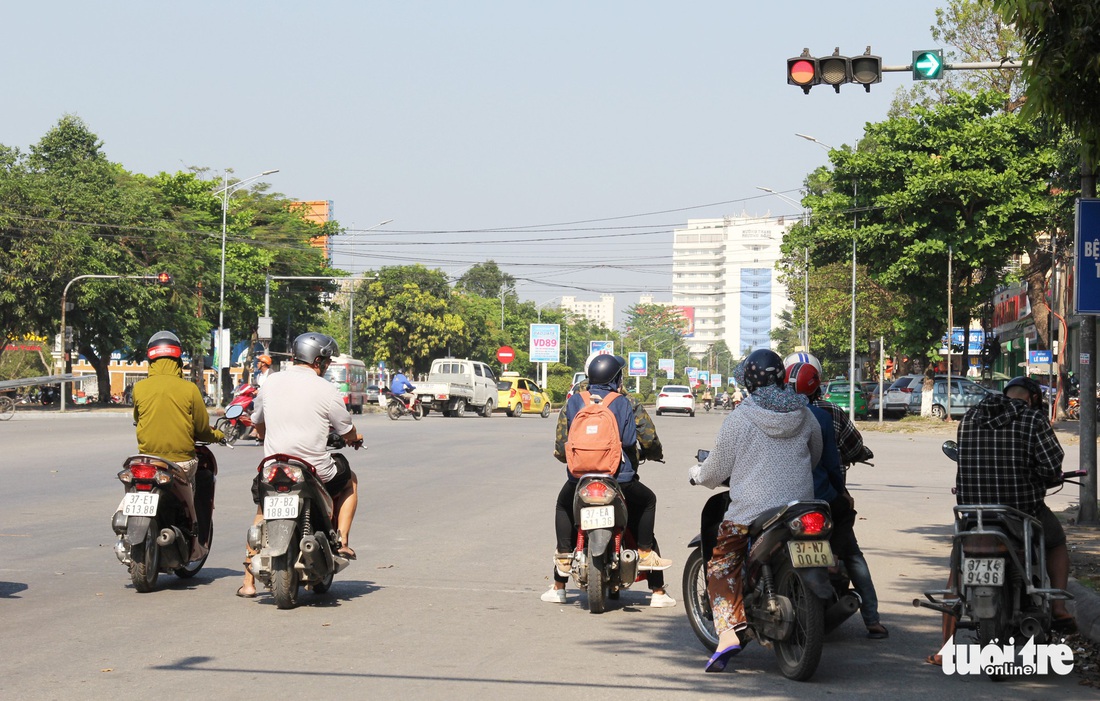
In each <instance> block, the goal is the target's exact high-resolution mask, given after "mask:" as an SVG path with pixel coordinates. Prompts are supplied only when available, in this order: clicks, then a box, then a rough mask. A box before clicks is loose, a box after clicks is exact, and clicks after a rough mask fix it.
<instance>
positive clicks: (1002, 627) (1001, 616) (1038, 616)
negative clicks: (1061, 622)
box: [913, 441, 1086, 646]
mask: <svg viewBox="0 0 1100 701" xmlns="http://www.w3.org/2000/svg"><path fill="white" fill-rule="evenodd" d="M943 452H944V454H945V455H947V457H949V458H951V459H952V460H954V461H956V462H958V455H959V453H958V445H957V444H956V443H955V441H945V442H944V444H943ZM1085 474H1086V472H1085V471H1084V470H1078V471H1075V472H1063V473H1062V482H1063V483H1064V482H1070V483H1071V484H1077V483H1076V482H1073V480H1072V479H1071V478H1073V477H1083V476H1085ZM954 512H955V532H954V535H952V537H951V578H950V582H949V584H948V588H947V589H937V590H933V591H926V592H924V596H925V599H926V600H921V599H914V600H913V605H914V606H923V607H924V608H929V609H932V610H934V611H938V612H940V613H943V614H947V615H949V616H953V617H954V618H956V619H957V620H958V624H957V627H958V628H965V629H970V630H974V631H975V632H976V634H977V639H978V643H979V644H981V645H982V646H985V645H987V644H989V643H991V642H993V641H1001V644H1002V645H1004V644H1006V643H1008V642H1009V641H1011V640H1013V639H1015V640H1017V641H1021V642H1020V644H1023V642H1025V641H1026V640H1027V639H1029V638H1030V639H1032V640H1034V642H1035V643H1043V642H1046V641H1047V640H1050V639H1051V632H1052V627H1051V626H1052V623H1053V620H1052V615H1051V606H1050V604H1051V601H1053V600H1055V599H1072V598H1073V595H1072V594H1070V593H1069V592H1067V591H1065V590H1062V589H1054V588H1052V587H1051V586H1050V578H1049V576H1048V575H1047V570H1046V543H1045V540H1044V535H1043V526H1042V523H1041V522H1040V521H1039V519H1037V518H1035V517H1034V516H1030V515H1028V514H1025V513H1024V512H1022V511H1019V510H1017V509H1014V508H1012V507H1010V506H1004V505H1000V504H961V505H959V506H956V507H955V509H954Z"/></svg>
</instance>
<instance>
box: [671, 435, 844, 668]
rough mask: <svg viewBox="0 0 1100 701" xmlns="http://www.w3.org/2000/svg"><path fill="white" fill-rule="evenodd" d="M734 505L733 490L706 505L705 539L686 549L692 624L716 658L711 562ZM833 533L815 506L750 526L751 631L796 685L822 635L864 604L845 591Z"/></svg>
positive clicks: (824, 512)
mask: <svg viewBox="0 0 1100 701" xmlns="http://www.w3.org/2000/svg"><path fill="white" fill-rule="evenodd" d="M708 452H709V451H706V450H700V451H699V452H698V453H697V454H696V460H698V461H699V462H703V460H705V459H706V457H707V454H708ZM729 502H730V497H729V491H728V490H723V491H721V492H720V493H718V494H715V495H714V496H712V497H711V498H710V499H708V500H707V503H706V504H705V505H704V507H703V512H702V518H701V531H700V534H699V535H697V536H696V537H695V538H694V539H692V541H691V543H689V544H688V547H691V548H693V550H692V552H691V554H690V555H689V556H688V559H687V562H686V563H685V564H684V582H683V592H684V607H685V609H686V610H687V616H688V622H689V623H690V624H691V628H692V630H693V631H695V635H696V637H697V638H699V641H700V642H701V643H703V645H704V646H705V647H706V648H707V649H708V650H710V651H712V652H713V651H714V650H715V649H716V648H717V646H718V633H717V632H716V630H715V628H714V615H713V612H712V611H711V607H710V597H709V596H708V594H707V562H709V561H710V558H711V554H712V553H713V551H714V546H715V545H716V543H717V538H718V527H719V525H721V523H722V520H723V518H724V516H725V513H726V509H727V508H728V507H729ZM832 528H833V523H832V516H831V513H830V511H829V505H828V504H827V503H826V502H824V501H818V500H808V501H792V502H790V503H789V504H787V505H785V506H781V507H777V508H774V509H769V510H768V511H765V512H764V513H762V514H760V516H758V517H757V518H756V520H754V521H753V523H752V524H751V525H750V526H749V536H750V538H751V539H752V547H751V549H750V550H749V555H748V558H747V559H746V562H745V567H744V572H743V574H742V577H743V585H742V591H743V592H744V601H745V617H746V619H747V622H748V629H749V631H751V635H752V637H753V638H755V639H757V640H759V641H760V642H761V643H762V644H765V645H769V646H771V647H774V649H775V656H776V660H777V661H778V663H779V670H780V672H782V674H783V676H785V677H787V678H788V679H793V680H795V681H805V680H807V679H809V678H810V677H811V676H813V674H814V672H815V671H816V670H817V665H818V663H819V662H820V660H821V651H822V646H823V639H824V636H825V633H826V632H828V631H829V630H832V629H833V628H835V627H836V626H838V625H840V624H841V623H843V622H844V621H845V620H847V618H848V617H849V616H851V615H852V614H854V613H855V612H856V611H858V610H859V597H858V596H857V595H856V594H855V592H852V591H851V590H850V589H849V588H848V579H847V577H846V576H845V575H844V572H843V569H840V568H837V567H836V562H837V561H836V558H835V557H834V556H833V551H832V547H831V546H830V544H829V535H830V534H831V533H832ZM830 568H833V570H832V573H830Z"/></svg>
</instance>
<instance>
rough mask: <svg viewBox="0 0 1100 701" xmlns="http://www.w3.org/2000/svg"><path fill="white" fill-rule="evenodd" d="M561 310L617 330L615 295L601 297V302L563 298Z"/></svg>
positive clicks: (570, 296)
mask: <svg viewBox="0 0 1100 701" xmlns="http://www.w3.org/2000/svg"><path fill="white" fill-rule="evenodd" d="M561 308H562V309H568V310H569V311H570V312H571V313H573V314H576V315H578V316H583V317H584V318H586V319H588V320H589V321H592V322H595V323H597V324H600V325H601V326H603V327H605V328H608V329H613V328H615V295H600V299H599V301H589V300H583V299H577V298H576V297H574V296H572V295H566V296H564V297H562V298H561Z"/></svg>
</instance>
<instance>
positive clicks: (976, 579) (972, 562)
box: [963, 557, 1005, 587]
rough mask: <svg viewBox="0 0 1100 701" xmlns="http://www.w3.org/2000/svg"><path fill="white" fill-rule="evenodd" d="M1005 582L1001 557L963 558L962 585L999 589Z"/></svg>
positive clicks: (1003, 564)
mask: <svg viewBox="0 0 1100 701" xmlns="http://www.w3.org/2000/svg"><path fill="white" fill-rule="evenodd" d="M1004 581H1005V560H1004V558H1003V557H981V558H963V585H964V586H965V585H979V586H982V585H989V586H993V587H999V586H1001V585H1002V584H1004Z"/></svg>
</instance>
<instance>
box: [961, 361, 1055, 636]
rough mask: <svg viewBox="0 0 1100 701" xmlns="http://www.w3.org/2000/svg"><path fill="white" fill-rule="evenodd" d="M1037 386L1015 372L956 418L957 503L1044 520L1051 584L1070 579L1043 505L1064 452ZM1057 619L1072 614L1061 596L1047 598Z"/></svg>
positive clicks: (1050, 515)
mask: <svg viewBox="0 0 1100 701" xmlns="http://www.w3.org/2000/svg"><path fill="white" fill-rule="evenodd" d="M1042 406H1043V393H1042V388H1041V387H1040V386H1039V383H1037V382H1036V381H1035V380H1032V379H1031V378H1028V377H1017V378H1014V379H1012V380H1010V381H1009V382H1008V384H1007V385H1005V389H1004V394H991V395H990V396H988V397H986V398H985V399H983V400H982V402H981V403H980V404H978V405H977V406H975V407H973V408H971V409H970V411H968V412H966V415H965V416H963V418H962V420H960V421H959V430H958V446H959V459H958V473H957V476H956V480H955V481H956V495H957V498H958V503H959V504H1004V505H1005V506H1011V507H1013V508H1015V509H1019V510H1020V511H1023V512H1024V513H1027V514H1030V515H1032V516H1034V517H1036V518H1038V519H1039V520H1040V521H1041V522H1042V524H1043V534H1044V536H1045V542H1046V550H1047V573H1048V574H1049V575H1050V584H1051V586H1052V587H1054V588H1055V589H1065V588H1066V583H1067V582H1068V581H1069V550H1068V549H1067V547H1066V533H1065V531H1064V530H1063V529H1062V524H1061V523H1060V522H1059V521H1058V517H1057V516H1055V515H1054V512H1052V511H1051V510H1050V507H1048V506H1047V505H1046V503H1045V502H1044V501H1043V498H1044V497H1045V496H1046V490H1047V489H1049V488H1050V487H1054V486H1057V485H1059V484H1061V481H1062V458H1063V457H1064V455H1065V452H1064V451H1063V450H1062V446H1061V445H1060V444H1059V443H1058V437H1057V436H1055V435H1054V429H1053V428H1052V427H1051V425H1050V421H1048V420H1047V418H1046V416H1045V414H1044V413H1043V410H1042ZM1051 612H1052V613H1053V615H1054V619H1055V622H1056V624H1059V623H1061V624H1062V627H1063V628H1065V627H1067V626H1069V625H1070V624H1071V622H1072V621H1073V618H1072V617H1071V616H1070V614H1069V612H1068V611H1067V610H1066V604H1065V602H1064V601H1062V600H1055V601H1053V602H1051Z"/></svg>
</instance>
